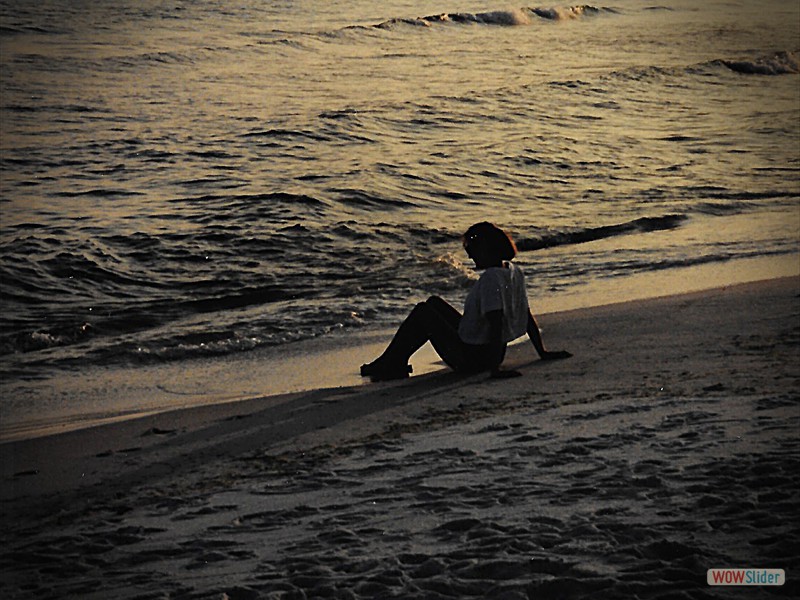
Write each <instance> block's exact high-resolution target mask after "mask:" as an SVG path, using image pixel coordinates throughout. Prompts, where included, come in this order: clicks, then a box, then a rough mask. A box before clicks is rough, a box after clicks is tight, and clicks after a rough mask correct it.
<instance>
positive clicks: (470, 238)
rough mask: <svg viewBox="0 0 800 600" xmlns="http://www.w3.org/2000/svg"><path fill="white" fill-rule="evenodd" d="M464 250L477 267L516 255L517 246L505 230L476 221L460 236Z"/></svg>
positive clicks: (492, 264) (483, 266) (498, 263)
mask: <svg viewBox="0 0 800 600" xmlns="http://www.w3.org/2000/svg"><path fill="white" fill-rule="evenodd" d="M462 240H463V243H464V250H466V251H467V254H468V255H469V257H470V258H471V259H472V260H474V261H475V264H476V265H477V266H478V267H479V268H481V267H482V268H486V267H493V266H498V265H500V264H501V263H502V262H503V261H504V260H512V259H513V258H514V257H515V256H516V255H517V247H516V246H515V245H514V241H513V240H512V239H511V236H509V235H508V234H507V233H506V232H505V231H503V230H502V229H500V228H499V227H496V226H495V225H493V224H492V223H487V222H485V221H484V222H482V223H476V224H475V225H473V226H472V227H470V228H469V229H467V231H466V233H465V234H464V236H463V237H462Z"/></svg>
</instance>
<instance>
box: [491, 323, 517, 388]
mask: <svg viewBox="0 0 800 600" xmlns="http://www.w3.org/2000/svg"><path fill="white" fill-rule="evenodd" d="M486 320H487V321H489V346H490V348H491V352H492V353H494V356H493V359H492V368H491V375H490V376H491V377H492V378H493V379H505V378H507V377H519V376H520V375H522V373H520V372H519V371H511V370H503V369H501V368H500V364H501V363H502V362H503V356H505V352H504V351H505V348H506V345H505V342H503V311H502V310H493V311H491V312H489V313H486Z"/></svg>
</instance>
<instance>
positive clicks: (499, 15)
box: [375, 5, 616, 29]
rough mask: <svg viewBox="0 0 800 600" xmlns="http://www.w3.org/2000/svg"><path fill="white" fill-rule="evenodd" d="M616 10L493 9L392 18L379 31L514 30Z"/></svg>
mask: <svg viewBox="0 0 800 600" xmlns="http://www.w3.org/2000/svg"><path fill="white" fill-rule="evenodd" d="M615 12H616V11H615V10H614V9H612V8H598V7H596V6H590V5H580V6H566V7H555V8H538V7H537V8H519V9H514V10H493V11H488V12H481V13H440V14H437V15H429V16H427V17H417V18H397V19H389V20H388V21H384V22H383V23H380V24H378V25H375V27H376V28H378V29H391V28H393V27H396V26H398V25H413V26H420V27H430V26H432V25H434V24H437V23H457V24H478V25H499V26H503V27H513V26H518V25H529V24H531V23H532V22H534V21H536V20H537V19H545V20H548V21H566V20H570V19H577V18H580V17H583V16H590V15H598V14H601V13H615Z"/></svg>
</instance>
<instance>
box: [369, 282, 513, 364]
mask: <svg viewBox="0 0 800 600" xmlns="http://www.w3.org/2000/svg"><path fill="white" fill-rule="evenodd" d="M460 322H461V313H460V312H458V310H456V309H455V308H453V307H452V306H451V305H450V304H448V303H447V302H445V301H444V300H442V299H441V298H439V297H438V296H431V297H430V298H428V299H427V300H426V301H425V302H420V303H419V304H417V305H416V306H415V307H414V308H413V310H412V311H411V312H410V313H409V315H408V317H406V319H405V321H403V323H402V324H401V325H400V327H399V328H398V330H397V333H396V334H395V336H394V339H392V342H391V343H390V344H389V347H388V348H387V349H386V351H385V352H384V354H383V357H382V358H385V359H388V360H391V361H392V362H400V363H402V364H405V363H407V362H408V359H409V358H411V355H412V354H414V352H416V351H417V350H419V349H420V348H421V347H422V346H423V345H424V344H425V343H426V342H430V343H431V345H432V346H433V348H434V350H436V353H437V354H438V355H439V356H440V357H441V358H442V360H443V361H444V362H445V363H446V364H447V365H448V366H449V367H450V368H452V369H454V370H456V371H461V372H468V373H469V372H478V371H485V370H487V369H489V368H491V367H492V366H495V365H493V364H492V362H493V359H494V360H495V361H496V358H495V357H493V353H492V352H491V350H490V346H489V345H488V344H480V345H476V344H467V343H466V342H464V341H463V340H462V339H461V337H460V336H459V335H458V325H459V323H460ZM504 352H505V350H504Z"/></svg>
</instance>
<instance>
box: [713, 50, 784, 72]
mask: <svg viewBox="0 0 800 600" xmlns="http://www.w3.org/2000/svg"><path fill="white" fill-rule="evenodd" d="M718 64H721V65H724V66H726V67H727V68H729V69H730V70H731V71H735V72H736V73H741V74H743V75H791V74H797V73H800V62H798V58H797V52H777V53H775V54H772V55H770V56H763V57H759V58H756V59H753V60H720V61H719V62H718Z"/></svg>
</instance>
